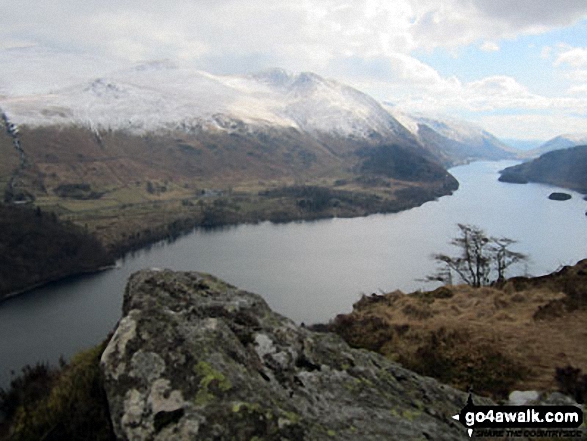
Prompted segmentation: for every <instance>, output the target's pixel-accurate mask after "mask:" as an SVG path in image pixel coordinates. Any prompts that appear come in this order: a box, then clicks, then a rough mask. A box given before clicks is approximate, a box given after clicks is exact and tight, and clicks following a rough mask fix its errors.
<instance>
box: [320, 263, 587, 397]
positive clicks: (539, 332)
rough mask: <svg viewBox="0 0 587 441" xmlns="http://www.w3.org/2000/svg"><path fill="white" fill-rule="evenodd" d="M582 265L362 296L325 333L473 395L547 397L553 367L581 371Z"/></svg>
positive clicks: (586, 364) (586, 360)
mask: <svg viewBox="0 0 587 441" xmlns="http://www.w3.org/2000/svg"><path fill="white" fill-rule="evenodd" d="M586 327H587V260H583V261H581V262H579V263H577V265H575V266H573V267H565V268H563V269H562V270H560V271H559V272H557V273H553V274H551V275H547V276H543V277H537V278H524V277H516V278H512V279H510V280H508V281H507V282H506V283H504V284H503V285H502V286H500V287H492V288H489V287H486V288H472V287H469V286H466V285H463V286H446V287H441V288H438V289H436V290H434V291H431V292H417V293H412V294H411V295H405V294H404V293H402V292H400V291H396V292H393V293H389V294H384V295H376V294H373V295H372V296H365V297H363V298H362V299H361V300H360V301H359V302H357V303H356V304H355V305H354V307H353V312H352V313H350V314H346V315H339V316H337V317H336V319H335V320H334V321H333V322H332V323H331V324H330V325H329V326H328V328H329V329H330V330H332V331H334V332H336V333H338V334H339V335H341V336H342V337H343V338H344V339H345V340H346V341H347V342H348V343H349V344H350V345H351V346H353V347H361V348H367V349H371V350H374V351H377V352H379V353H381V354H384V355H386V356H388V357H390V358H392V359H393V360H397V361H399V362H400V363H402V364H403V365H404V366H406V367H408V368H410V369H413V370H415V371H416V372H418V373H420V374H424V375H431V376H433V377H435V378H437V379H439V380H440V381H443V382H448V383H450V384H453V385H455V386H457V387H460V388H465V389H466V388H467V387H469V386H472V387H473V389H474V390H475V391H476V392H478V393H486V394H491V395H494V396H498V397H499V396H501V397H503V396H507V394H508V393H509V392H510V391H512V390H535V389H536V390H553V389H556V388H557V387H559V386H560V385H558V384H557V382H556V381H555V371H556V368H557V367H561V368H563V367H567V366H568V365H571V366H573V367H574V368H577V369H581V370H582V371H583V372H584V373H585V372H587V354H585V352H584V351H581V350H578V349H577V348H581V347H585V345H587V334H586V333H585V329H586Z"/></svg>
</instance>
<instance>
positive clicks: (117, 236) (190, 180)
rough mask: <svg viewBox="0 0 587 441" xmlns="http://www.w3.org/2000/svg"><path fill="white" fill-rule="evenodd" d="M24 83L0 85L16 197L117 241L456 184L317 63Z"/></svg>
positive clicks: (425, 194) (393, 206)
mask: <svg viewBox="0 0 587 441" xmlns="http://www.w3.org/2000/svg"><path fill="white" fill-rule="evenodd" d="M4 55H6V54H4ZM21 64H22V63H21V62H20V64H18V63H17V65H21ZM0 73H1V72H0ZM75 81H79V73H76V75H75ZM6 84H8V85H10V84H13V82H11V81H7V82H6ZM16 90H17V91H18V93H16V92H14V93H10V90H9V91H8V92H9V93H7V94H6V95H4V96H2V97H0V107H1V110H2V112H3V113H2V115H3V124H4V130H3V133H2V134H0V163H2V164H3V165H2V166H0V185H1V186H2V188H0V189H1V190H3V191H4V194H5V200H6V201H7V202H19V203H27V202H29V203H30V202H31V201H34V203H35V204H36V205H37V206H40V207H42V208H43V209H44V210H48V211H52V212H54V213H56V214H58V215H59V216H60V218H62V219H66V220H70V221H73V222H75V223H77V224H78V225H83V226H87V228H88V229H89V231H90V232H92V233H95V234H96V235H97V237H98V238H99V239H100V240H101V241H102V243H104V244H105V245H107V246H108V247H110V248H111V249H113V250H117V251H119V252H121V251H123V250H128V249H130V248H134V247H138V246H141V245H143V244H145V243H148V242H150V241H153V240H156V239H161V238H165V237H168V236H174V235H177V234H178V233H180V232H182V231H185V230H187V229H189V228H191V227H194V226H197V225H207V226H210V225H219V224H226V223H237V222H256V221H259V220H267V219H268V220H276V221H285V220H293V219H314V218H319V217H331V216H361V215H365V214H369V213H374V212H393V211H399V210H402V209H406V208H411V207H414V206H417V205H420V204H422V203H424V202H426V201H428V200H431V199H435V198H437V197H440V196H443V195H447V194H450V193H452V191H454V190H455V189H456V188H457V187H458V183H457V182H456V180H455V179H454V178H453V177H452V176H450V174H449V173H448V172H447V171H446V170H445V169H444V168H442V166H440V165H438V164H437V163H436V157H435V155H434V154H432V153H431V152H430V151H428V150H427V149H425V148H424V147H423V146H422V145H421V144H420V143H419V141H418V140H417V139H416V138H415V137H414V136H413V135H412V134H411V133H410V132H409V131H408V130H407V129H405V128H404V127H403V126H402V125H401V124H400V123H399V122H398V121H397V120H396V119H395V118H393V117H392V116H391V115H390V114H389V113H388V112H387V111H386V110H385V109H384V108H383V107H382V106H381V105H380V104H379V103H377V102H376V101H375V100H374V99H372V98H371V97H369V96H367V95H365V94H363V93H361V92H360V91H358V90H356V89H353V88H351V87H348V86H346V85H343V84H340V83H338V82H336V81H333V80H328V79H325V78H322V77H319V76H318V75H315V74H312V73H300V74H291V73H287V72H285V71H282V70H279V69H274V70H269V71H265V72H261V73H257V74H253V75H241V76H220V75H212V74H208V73H205V72H201V71H197V70H194V69H187V68H181V67H178V66H175V65H174V64H172V63H169V62H155V63H146V64H143V65H138V66H135V67H133V68H130V69H129V68H126V69H120V70H116V71H112V72H111V73H110V74H108V75H105V76H104V77H101V78H98V79H88V80H86V81H83V82H79V83H74V84H71V85H68V86H61V87H59V88H56V89H52V90H50V92H48V93H39V92H38V91H35V92H34V93H23V92H22V91H21V90H20V89H18V88H17V89H16ZM380 158H384V159H385V160H384V161H383V162H381V163H378V160H379V159H380ZM304 187H308V188H310V189H315V188H317V189H318V190H317V192H314V191H313V190H312V191H311V192H312V193H313V197H314V196H316V195H317V194H320V195H322V196H321V197H322V199H323V200H322V202H320V203H319V204H316V203H314V202H312V201H310V202H308V200H307V193H308V191H306V190H304V189H303V188H304ZM287 188H291V189H290V190H286V191H284V189H287ZM300 189H302V190H300ZM324 195H327V197H326V198H325V199H324V197H323V196H324ZM316 207H320V209H317V208H316Z"/></svg>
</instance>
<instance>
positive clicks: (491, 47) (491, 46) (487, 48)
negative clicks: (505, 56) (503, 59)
mask: <svg viewBox="0 0 587 441" xmlns="http://www.w3.org/2000/svg"><path fill="white" fill-rule="evenodd" d="M479 49H481V50H482V51H483V52H497V51H499V45H497V44H496V43H493V42H492V41H486V42H485V43H483V44H482V45H481V47H480V48H479Z"/></svg>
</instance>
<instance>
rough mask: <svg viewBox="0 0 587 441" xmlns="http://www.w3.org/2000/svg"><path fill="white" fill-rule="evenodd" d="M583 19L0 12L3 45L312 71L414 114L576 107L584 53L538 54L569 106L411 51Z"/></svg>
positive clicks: (542, 14)
mask: <svg viewBox="0 0 587 441" xmlns="http://www.w3.org/2000/svg"><path fill="white" fill-rule="evenodd" d="M584 17H587V2H585V1H584V0H576V1H575V0H559V1H557V2H556V4H554V3H553V2H552V0H548V1H547V0H518V1H516V2H512V1H511V0H443V1H442V2H439V1H437V0H396V1H393V2H390V1H388V0H345V1H344V2H341V1H339V0H282V1H280V2H275V1H272V0H248V1H246V2H245V1H243V0H215V1H212V0H176V1H174V2H168V1H163V0H151V1H148V2H145V1H143V0H141V1H139V0H125V1H124V2H120V1H114V0H100V1H98V0H86V1H83V2H80V1H74V0H54V1H51V2H38V1H36V0H20V1H19V2H18V5H15V6H14V7H5V8H3V11H2V16H1V17H0V41H2V42H4V45H13V46H18V45H22V44H30V43H35V44H39V45H45V46H49V47H53V48H59V49H65V50H67V51H70V52H73V53H79V54H86V55H87V54H93V55H100V56H103V57H106V58H114V59H117V60H118V59H123V60H126V61H132V62H136V61H143V60H150V59H161V58H168V59H173V60H180V62H183V63H186V64H190V65H192V66H195V67H197V68H200V69H204V70H208V71H212V72H214V73H228V74H230V73H244V72H248V71H254V70H260V69H264V68H267V67H274V66H280V67H284V68H286V69H289V70H292V71H315V72H317V73H319V74H322V75H326V76H331V77H334V78H336V79H340V80H342V81H346V82H350V83H351V84H353V85H355V86H356V87H358V88H360V89H361V90H364V91H366V92H369V93H371V94H373V95H375V96H376V97H378V98H381V99H389V100H393V101H398V100H406V101H407V102H408V103H409V104H410V105H411V106H413V107H419V108H421V109H422V110H426V109H424V107H426V106H429V107H430V108H432V109H438V110H446V109H448V110H450V109H456V108H458V106H461V107H460V108H465V109H469V110H471V111H478V110H480V109H481V110H483V109H503V108H507V106H513V107H514V108H521V106H529V108H532V109H544V108H548V106H554V107H553V108H556V109H559V108H561V109H562V108H572V109H574V108H575V107H576V106H577V103H576V102H575V101H573V97H576V96H577V94H579V92H580V91H581V90H582V89H581V88H580V86H581V84H580V83H579V81H581V79H583V80H582V81H585V78H586V77H587V69H586V68H584V65H583V64H582V63H583V60H584V58H583V56H584V53H583V52H582V51H585V49H584V48H575V49H573V48H565V49H564V50H563V49H560V48H558V49H556V48H555V49H544V50H543V52H542V55H543V56H544V57H554V60H556V61H555V64H556V68H557V69H560V70H561V71H562V72H563V74H564V75H566V76H567V78H568V79H570V80H571V81H572V84H571V85H570V86H569V91H568V93H569V96H567V97H566V98H564V99H565V100H567V101H564V100H563V99H561V100H560V101H553V100H551V99H547V98H545V97H542V96H538V95H536V94H533V93H531V91H530V90H529V89H528V88H527V87H525V86H524V85H522V84H520V83H519V82H518V81H516V79H514V78H513V77H506V76H492V77H488V78H484V79H481V80H478V81H476V82H471V83H466V82H464V81H462V80H459V79H458V78H456V77H454V76H452V75H451V74H446V73H444V74H442V75H441V74H440V73H439V71H437V70H436V69H434V68H433V67H432V66H430V65H428V64H426V63H424V62H422V61H421V60H418V58H417V56H415V55H414V54H416V53H418V52H420V53H421V52H422V51H430V50H433V49H435V48H446V49H448V50H455V49H458V48H460V47H464V46H468V45H471V44H472V45H474V46H475V47H479V48H480V49H481V50H482V51H489V52H491V51H493V52H495V51H498V50H499V48H500V46H499V45H500V43H501V42H502V40H503V39H513V38H516V37H518V36H520V35H526V34H537V33H541V32H545V31H547V30H549V29H554V28H556V27H561V26H567V25H569V24H572V23H575V22H577V21H578V20H580V19H581V18H584ZM549 47H550V46H549ZM497 55H499V56H501V55H502V54H501V53H500V54H496V56H497ZM68 59H70V58H68ZM582 66H583V67H582ZM54 77H55V79H52V80H51V81H52V84H57V83H58V80H59V79H58V78H57V76H56V75H54ZM31 78H32V74H31ZM59 84H61V83H59ZM31 90H32V89H31Z"/></svg>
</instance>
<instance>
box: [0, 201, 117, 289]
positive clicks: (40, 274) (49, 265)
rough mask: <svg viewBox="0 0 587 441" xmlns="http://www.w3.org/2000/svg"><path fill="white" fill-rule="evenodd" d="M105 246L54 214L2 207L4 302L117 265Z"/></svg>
mask: <svg viewBox="0 0 587 441" xmlns="http://www.w3.org/2000/svg"><path fill="white" fill-rule="evenodd" d="M113 264H114V259H113V258H112V257H111V256H109V255H108V254H107V253H106V251H105V250H104V248H103V247H102V245H101V244H100V243H99V242H98V241H97V240H96V239H95V238H93V237H91V236H90V235H88V234H87V233H86V232H84V231H83V230H82V229H81V228H78V227H75V226H73V225H71V224H64V223H62V222H59V221H58V220H57V219H56V217H55V216H54V215H51V214H50V213H43V212H42V211H41V210H32V209H30V208H25V207H17V206H8V205H4V204H0V300H1V299H2V298H3V297H4V296H6V295H7V294H9V293H12V292H15V291H19V290H22V289H26V288H30V287H31V286H35V285H38V284H42V283H46V282H48V281H52V280H57V279H60V278H63V277H67V276H70V275H74V274H79V273H82V272H87V271H95V270H97V269H98V268H100V267H104V266H106V265H113Z"/></svg>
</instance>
